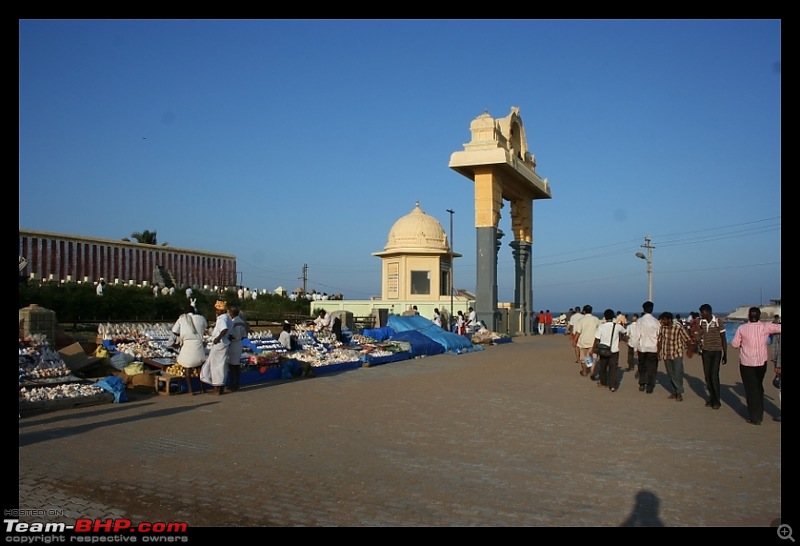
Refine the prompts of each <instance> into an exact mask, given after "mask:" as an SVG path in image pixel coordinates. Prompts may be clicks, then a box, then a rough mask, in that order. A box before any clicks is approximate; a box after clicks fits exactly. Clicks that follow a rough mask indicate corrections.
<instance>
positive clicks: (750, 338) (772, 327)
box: [731, 307, 781, 425]
mask: <svg viewBox="0 0 800 546" xmlns="http://www.w3.org/2000/svg"><path fill="white" fill-rule="evenodd" d="M747 320H748V321H749V322H747V324H742V325H741V326H739V328H737V330H736V333H735V334H734V336H733V340H732V341H731V345H733V346H734V347H735V348H737V349H739V373H740V374H741V376H742V385H744V394H745V398H746V399H747V413H748V414H749V415H750V419H748V420H747V422H748V423H750V424H751V425H760V424H761V421H762V419H763V417H764V376H765V375H766V373H767V360H768V359H769V350H768V347H767V340H768V339H769V336H770V335H771V334H780V333H781V325H780V323H777V324H776V323H774V322H760V321H761V309H759V308H758V307H751V308H750V309H749V311H748V313H747Z"/></svg>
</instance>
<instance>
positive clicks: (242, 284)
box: [236, 271, 244, 288]
mask: <svg viewBox="0 0 800 546" xmlns="http://www.w3.org/2000/svg"><path fill="white" fill-rule="evenodd" d="M236 273H237V274H238V275H239V288H244V281H243V280H242V277H244V273H243V272H241V271H237V272H236Z"/></svg>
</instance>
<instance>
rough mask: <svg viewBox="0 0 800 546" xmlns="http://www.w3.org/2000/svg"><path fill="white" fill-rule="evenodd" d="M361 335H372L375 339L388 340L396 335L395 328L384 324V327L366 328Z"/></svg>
mask: <svg viewBox="0 0 800 546" xmlns="http://www.w3.org/2000/svg"><path fill="white" fill-rule="evenodd" d="M361 335H364V336H367V337H371V338H372V339H374V340H375V341H386V340H387V339H389V338H390V337H392V336H393V335H394V330H392V329H391V328H389V327H387V326H384V327H382V328H364V329H363V330H362V331H361Z"/></svg>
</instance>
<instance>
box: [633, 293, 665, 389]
mask: <svg viewBox="0 0 800 546" xmlns="http://www.w3.org/2000/svg"><path fill="white" fill-rule="evenodd" d="M660 329H661V323H660V322H658V319H657V318H656V317H654V316H653V302H652V301H646V302H644V303H643V304H642V316H641V317H640V318H639V320H637V321H636V328H634V329H633V333H632V334H631V340H630V343H631V344H632V345H633V349H634V352H635V353H636V356H637V358H638V359H639V390H640V391H646V392H647V394H652V393H653V389H655V387H656V372H657V371H658V331H659V330H660Z"/></svg>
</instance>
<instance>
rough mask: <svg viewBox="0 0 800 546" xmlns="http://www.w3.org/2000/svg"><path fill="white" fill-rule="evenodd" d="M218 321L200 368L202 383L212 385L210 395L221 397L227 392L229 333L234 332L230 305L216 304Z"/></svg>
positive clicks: (220, 301) (215, 309)
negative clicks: (209, 347)
mask: <svg viewBox="0 0 800 546" xmlns="http://www.w3.org/2000/svg"><path fill="white" fill-rule="evenodd" d="M214 311H215V312H216V313H217V321H216V322H215V323H214V330H213V331H212V332H211V349H210V350H209V351H208V358H206V361H205V362H204V363H203V367H202V368H200V381H202V382H203V383H206V384H208V385H211V387H212V389H211V392H210V394H215V395H219V394H222V393H224V392H225V381H226V380H227V379H228V345H230V342H231V341H230V339H228V333H229V332H230V331H231V330H233V321H231V317H230V316H229V315H228V304H227V303H225V302H224V301H222V300H217V303H215V304H214Z"/></svg>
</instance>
